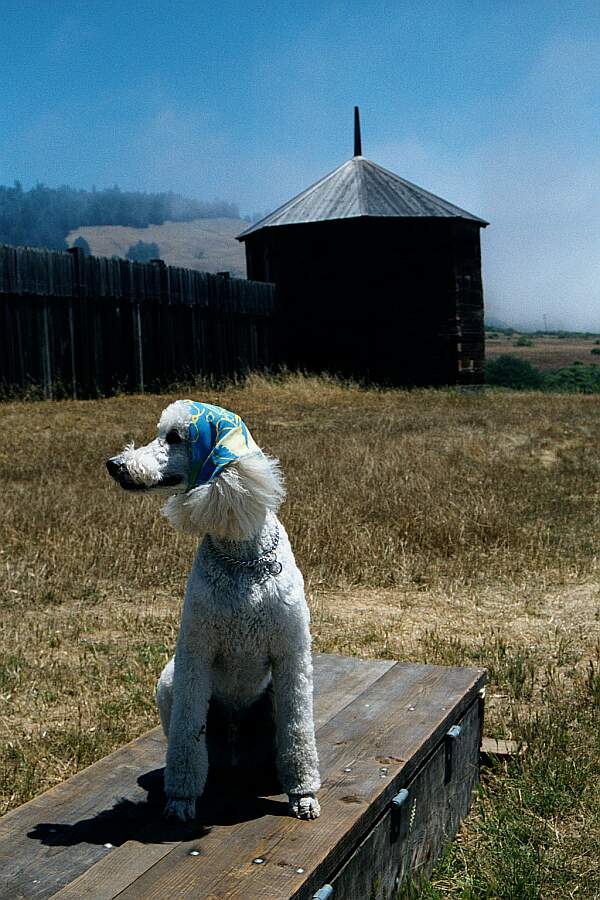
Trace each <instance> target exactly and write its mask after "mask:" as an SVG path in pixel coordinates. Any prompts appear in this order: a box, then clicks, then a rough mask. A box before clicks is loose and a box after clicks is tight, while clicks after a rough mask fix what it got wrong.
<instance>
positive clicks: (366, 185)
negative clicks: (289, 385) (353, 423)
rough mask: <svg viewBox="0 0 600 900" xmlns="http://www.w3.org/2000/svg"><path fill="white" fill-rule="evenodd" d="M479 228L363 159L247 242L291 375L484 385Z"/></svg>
mask: <svg viewBox="0 0 600 900" xmlns="http://www.w3.org/2000/svg"><path fill="white" fill-rule="evenodd" d="M486 225H487V222H485V221H484V220H483V219H480V218H478V217H477V216H474V215H472V214H471V213H469V212H466V211H465V210H464V209H460V208H459V207H458V206H454V205H453V204H452V203H448V202H447V201H446V200H442V199H441V198H440V197H436V196H435V195H434V194H431V193H430V192H429V191H426V190H424V189H423V188H420V187H417V185H414V184H411V183H410V182H408V181H405V180H404V179H403V178H400V177H399V176H398V175H395V174H394V173H393V172H389V171H388V170H386V169H383V168H382V167H381V166H378V165H376V164H375V163H374V162H371V161H370V160H368V159H366V158H365V157H364V156H362V152H361V146H360V131H359V127H358V116H357V115H356V128H355V155H354V157H353V158H352V159H349V160H348V161H347V162H345V163H344V164H343V165H341V166H339V168H337V169H336V170H335V171H334V172H331V173H330V174H329V175H326V176H325V177H324V178H322V179H321V180H320V181H317V182H316V184H313V185H312V186H311V187H309V188H307V189H306V190H305V191H303V192H302V193H301V194H298V196H296V197H294V198H293V199H292V200H289V201H288V202H287V203H285V204H284V205H283V206H281V207H280V208H279V209H277V210H275V212H273V213H271V214H270V215H268V216H266V217H265V218H264V219H262V220H261V221H259V222H257V223H256V224H255V225H253V226H252V227H250V228H248V229H247V230H246V231H244V232H243V233H242V234H241V235H240V236H239V238H238V239H239V240H240V241H243V242H244V243H245V247H246V260H247V267H248V278H251V279H253V280H255V281H270V282H274V283H275V284H276V285H277V294H278V303H277V334H278V348H276V352H277V353H278V355H279V356H280V361H281V362H282V363H285V364H286V365H288V366H289V367H291V368H300V369H306V370H309V371H317V372H319V371H328V372H335V373H338V374H341V375H344V376H352V377H357V378H366V379H369V380H372V381H377V382H383V383H391V384H396V385H444V384H478V383H481V382H482V381H483V362H484V326H483V289H482V281H481V252H480V241H479V230H480V228H482V227H485V226H486Z"/></svg>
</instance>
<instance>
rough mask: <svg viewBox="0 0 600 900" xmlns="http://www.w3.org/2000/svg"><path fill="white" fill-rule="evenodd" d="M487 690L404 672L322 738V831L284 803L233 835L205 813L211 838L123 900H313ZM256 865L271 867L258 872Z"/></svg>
mask: <svg viewBox="0 0 600 900" xmlns="http://www.w3.org/2000/svg"><path fill="white" fill-rule="evenodd" d="M483 680H484V673H483V671H482V670H474V669H459V668H442V667H439V666H417V665H411V664H401V663H398V664H397V665H396V666H394V667H393V668H392V669H389V670H388V671H387V672H386V673H385V674H384V675H382V677H381V678H380V679H378V680H377V681H376V682H375V683H374V684H373V685H371V687H370V688H369V689H368V690H367V691H365V692H364V693H363V694H361V695H360V697H358V698H356V699H355V700H354V701H353V702H352V703H350V704H348V705H347V706H346V707H345V708H344V709H343V710H342V711H341V712H340V713H338V714H337V715H336V716H335V717H334V718H333V719H331V720H330V721H329V722H328V723H327V724H325V725H324V726H323V727H322V728H321V729H319V732H318V745H319V755H320V763H321V774H322V777H323V788H322V790H321V792H320V795H319V797H320V800H321V803H322V807H323V810H324V814H323V815H322V817H321V818H320V819H319V820H318V821H317V822H316V823H307V822H300V821H298V820H295V819H292V818H290V817H289V816H287V807H286V804H285V802H284V798H282V797H278V798H275V802H276V803H277V804H278V806H276V807H272V811H271V810H269V808H268V807H264V808H263V809H260V808H259V809H258V810H255V811H253V818H252V819H251V820H249V821H245V822H238V823H236V824H229V825H228V826H227V827H223V826H220V825H215V824H214V820H211V818H210V815H208V816H206V818H204V816H205V813H204V811H203V810H202V805H201V804H200V810H199V822H200V823H202V824H205V825H210V826H212V827H211V828H210V831H208V832H207V833H206V834H204V835H201V836H200V837H196V838H195V839H194V840H192V841H189V840H188V841H183V842H182V843H181V844H178V845H176V846H174V847H172V848H170V849H168V850H167V852H166V853H165V855H164V857H163V858H162V859H161V860H160V861H159V862H158V863H156V864H155V865H154V866H153V867H152V868H151V869H149V870H148V871H147V872H146V873H145V874H144V875H142V876H141V877H139V878H138V879H137V880H136V881H135V882H133V884H132V885H131V887H129V888H127V889H126V890H124V891H122V892H121V893H120V894H119V898H120V900H133V898H148V900H151V898H153V900H163V898H165V897H170V896H177V897H192V896H196V897H197V896H202V897H203V898H207V900H209V898H210V900H215V898H228V900H234V898H236V900H247V898H248V897H252V898H253V900H267V898H268V900H277V898H280V900H284V898H285V900H287V898H291V897H293V898H308V897H310V896H312V893H313V892H314V891H315V890H317V889H318V888H319V887H320V886H321V885H322V884H323V882H324V881H325V880H326V876H327V874H328V873H330V872H331V871H334V870H335V869H336V868H338V867H339V865H341V864H342V862H343V861H344V860H345V859H346V858H347V857H348V855H349V854H350V852H351V851H352V850H353V849H354V847H355V846H356V845H357V844H358V843H359V841H360V840H361V839H362V837H363V836H364V834H365V832H366V831H367V830H369V829H370V828H372V827H373V825H374V823H375V821H376V820H377V818H378V817H379V816H380V815H381V813H382V812H383V810H384V808H385V806H386V804H388V803H389V802H390V800H391V797H392V796H393V794H394V793H396V792H397V790H398V789H399V787H400V786H401V782H402V781H404V782H406V781H407V780H408V779H409V778H410V777H412V775H413V774H414V772H415V770H416V769H417V768H418V766H419V765H420V764H421V763H422V762H423V760H424V759H425V757H426V756H427V754H428V753H430V752H431V750H432V749H433V748H434V747H435V746H436V745H437V743H439V741H440V740H441V738H442V735H443V734H445V732H446V731H447V730H448V728H449V727H450V725H452V724H454V722H456V721H457V719H458V717H459V716H460V715H462V713H463V712H464V710H465V709H466V708H467V707H468V706H469V705H470V704H471V703H472V702H473V700H474V699H475V698H476V697H477V694H478V690H479V688H480V687H481V685H482V683H483ZM383 765H385V768H386V770H387V771H386V774H385V776H383V777H382V774H381V771H380V770H381V768H382V766H383ZM348 770H350V771H348ZM399 775H401V777H400V778H399V777H398V776H399ZM269 813H270V814H269ZM192 850H198V851H199V853H200V856H191V855H190V853H191V851H192ZM255 858H260V859H262V860H264V862H263V864H260V865H256V864H253V862H252V860H253V859H255ZM199 860H200V862H201V865H199V864H198V862H199ZM300 869H301V870H302V871H297V870H300Z"/></svg>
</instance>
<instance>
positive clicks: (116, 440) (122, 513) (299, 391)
mask: <svg viewBox="0 0 600 900" xmlns="http://www.w3.org/2000/svg"><path fill="white" fill-rule="evenodd" d="M192 391H193V393H194V394H195V395H197V396H198V397H200V398H203V399H210V400H211V401H214V402H218V403H220V404H222V405H225V406H229V407H231V408H234V409H235V410H236V411H238V412H239V413H240V414H242V415H243V417H244V418H245V419H246V420H247V422H248V423H249V424H250V426H251V429H252V431H253V433H254V435H255V437H256V439H257V441H258V442H259V444H261V445H262V446H263V447H264V448H265V449H268V450H269V451H270V452H271V453H273V454H275V455H277V456H279V457H280V458H281V459H282V462H283V465H284V468H285V471H286V473H287V485H288V494H289V499H288V500H287V502H286V504H285V506H284V508H283V511H282V517H283V519H284V522H285V524H286V527H287V528H288V530H289V532H290V536H291V538H292V541H293V544H294V546H295V548H296V551H297V556H298V559H299V562H300V565H301V567H302V569H303V571H304V573H305V576H306V581H307V588H308V594H309V598H310V603H311V607H312V615H313V633H314V636H315V645H316V649H318V650H326V651H338V652H340V653H347V654H356V655H360V656H380V657H381V656H385V657H394V658H400V659H406V658H409V659H413V660H421V661H427V662H439V663H449V664H457V663H459V664H460V663H462V664H483V665H485V666H487V667H488V669H489V673H490V684H489V689H488V698H489V699H488V706H487V709H488V712H487V724H486V731H487V733H488V734H490V735H494V736H505V737H509V738H514V739H516V740H517V741H519V742H526V743H527V745H528V749H527V752H526V753H525V754H524V755H523V756H522V757H519V758H517V759H515V760H513V761H510V762H508V763H503V764H498V766H496V767H495V768H493V769H491V770H487V771H486V772H485V773H484V778H483V783H482V789H481V793H480V796H479V797H478V799H477V801H476V803H475V806H474V809H473V812H472V814H471V815H470V817H469V819H468V820H467V822H466V824H465V826H464V827H463V829H462V831H461V834H460V836H459V839H458V841H457V842H455V843H454V844H453V845H452V847H451V848H450V849H449V851H448V854H447V855H446V857H445V858H444V860H443V861H442V862H441V864H440V865H439V866H438V868H437V870H436V872H435V875H434V879H433V881H432V883H431V884H430V885H428V886H426V887H425V888H424V889H423V891H422V894H421V896H423V897H427V898H439V897H461V898H482V900H483V898H506V900H508V898H511V900H514V898H534V897H535V898H537V897H539V898H553V897H557V898H571V897H581V898H586V900H587V898H593V897H600V753H599V750H600V747H599V734H600V718H599V708H600V562H599V558H598V535H599V526H600V399H599V398H595V397H593V396H577V395H568V396H567V395H564V396H561V395H555V394H533V393H523V392H519V393H507V392H498V393H495V392H492V391H488V392H485V393H481V394H477V395H461V394H460V393H457V392H454V391H414V392H402V391H383V390H382V391H375V390H363V389H361V388H359V387H356V386H352V385H344V384H341V383H338V382H335V381H332V380H326V379H311V378H302V377H288V378H282V379H279V380H278V379H273V380H266V379H264V378H260V377H252V378H250V379H249V380H248V381H247V382H246V383H244V384H240V385H234V386H230V387H228V388H225V389H222V390H209V389H207V388H202V387H201V386H198V387H196V388H194V389H187V390H186V391H184V392H183V394H182V395H183V396H185V395H186V393H187V394H188V395H189V393H190V392H192ZM179 396H181V395H179ZM171 399H173V398H172V397H168V396H160V397H159V396H135V397H116V398H112V399H108V400H100V401H89V402H75V401H65V402H31V403H23V402H19V403H6V404H3V405H2V407H0V416H1V417H2V430H3V435H4V437H3V442H2V445H1V448H0V466H1V470H2V494H3V497H2V506H3V516H2V519H1V523H0V529H1V541H0V565H1V571H2V578H1V580H0V589H1V603H2V607H1V608H2V618H1V622H0V628H1V630H2V657H1V664H0V703H1V713H2V715H1V724H0V729H1V731H0V743H1V754H2V763H1V766H0V772H1V775H0V791H1V802H2V810H7V809H9V808H11V807H13V806H15V805H17V804H19V803H22V802H23V801H25V800H27V799H28V798H29V797H31V796H33V795H34V794H36V793H38V792H40V791H42V790H43V789H44V788H46V787H47V786H49V785H51V784H54V783H56V782H57V781H59V780H62V779H64V778H66V777H67V776H68V775H70V774H72V773H73V772H74V771H76V770H77V769H79V768H81V767H83V766H85V765H87V764H89V763H91V762H92V761H93V760H95V759H97V758H98V757H100V756H102V755H104V754H106V753H107V752H108V751H109V750H111V749H112V748H114V747H115V746H117V745H119V744H122V743H123V742H124V741H126V740H128V739H129V738H131V737H133V736H134V735H136V734H139V733H141V732H142V731H144V730H145V729H147V728H149V727H151V726H153V725H154V724H156V722H157V715H156V712H155V708H154V701H153V688H154V682H155V679H156V677H157V674H158V673H159V671H160V669H161V667H162V665H163V664H164V662H165V660H166V659H167V657H168V656H169V654H171V653H172V651H173V647H174V643H175V637H176V632H177V627H178V616H179V607H180V601H181V598H182V594H183V589H184V583H185V579H186V574H187V571H188V569H189V566H190V563H191V559H192V554H193V552H194V545H193V543H192V541H191V540H190V539H189V538H186V537H182V536H180V535H177V534H176V533H175V532H173V531H172V530H171V529H170V527H169V526H168V525H167V523H166V521H165V520H163V519H162V518H161V517H160V516H159V515H158V502H157V498H156V497H152V496H130V495H127V494H125V493H123V492H120V491H119V490H118V489H117V487H116V485H114V483H112V482H111V481H110V479H109V478H108V476H107V475H106V473H105V471H104V460H105V458H106V457H107V456H108V455H110V454H112V453H113V452H114V451H116V450H117V449H118V448H120V447H121V446H122V444H123V443H124V442H125V441H126V440H129V439H132V438H133V439H135V440H136V441H139V442H141V441H144V440H145V439H146V438H147V437H148V436H150V435H151V434H152V433H153V430H154V426H155V423H156V421H157V419H158V415H159V412H160V410H161V409H162V407H163V406H164V405H166V403H167V402H169V401H170V400H171Z"/></svg>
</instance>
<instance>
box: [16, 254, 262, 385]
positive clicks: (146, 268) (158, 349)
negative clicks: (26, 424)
mask: <svg viewBox="0 0 600 900" xmlns="http://www.w3.org/2000/svg"><path fill="white" fill-rule="evenodd" d="M274 303H275V287H274V285H272V284H264V283H259V282H254V281H244V280H242V279H238V278H229V277H228V276H227V275H226V274H223V275H211V274H209V273H207V272H196V271H194V270H191V269H181V268H175V267H173V266H166V265H165V264H164V262H162V261H160V260H157V261H152V262H150V263H138V262H129V261H128V260H125V259H117V258H113V259H105V258H103V257H95V256H86V255H85V254H84V253H83V252H82V251H81V250H80V249H79V248H73V249H71V250H68V251H67V252H66V253H60V252H54V251H47V250H33V249H29V248H24V247H7V246H0V310H1V313H0V326H1V330H0V385H2V388H3V389H4V392H5V393H10V392H14V391H19V390H22V389H26V388H30V387H34V388H35V387H39V388H41V389H42V390H43V392H44V394H45V396H47V397H54V396H72V397H95V396H101V395H108V394H113V393H115V391H118V390H123V391H144V390H158V389H160V388H161V387H164V386H165V385H168V384H172V383H175V382H181V381H186V380H189V379H190V378H193V377H194V376H212V377H216V378H223V377H228V376H231V375H235V374H241V373H243V372H246V371H249V370H252V369H263V368H265V367H267V366H269V365H270V363H271V362H272V358H271V343H272V339H271V329H272V317H273V310H274Z"/></svg>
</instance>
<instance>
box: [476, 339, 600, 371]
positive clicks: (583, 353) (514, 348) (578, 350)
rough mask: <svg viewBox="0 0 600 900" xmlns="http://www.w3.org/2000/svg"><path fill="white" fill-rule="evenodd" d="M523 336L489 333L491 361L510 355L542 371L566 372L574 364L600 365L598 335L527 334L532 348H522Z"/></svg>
mask: <svg viewBox="0 0 600 900" xmlns="http://www.w3.org/2000/svg"><path fill="white" fill-rule="evenodd" d="M492 333H493V332H492ZM519 337H521V335H519V334H513V335H512V336H510V337H509V336H508V335H506V334H502V333H497V334H496V336H495V337H490V332H488V333H487V334H486V342H485V355H486V357H487V359H495V358H496V357H498V356H502V355H504V354H507V353H508V354H510V355H511V356H517V357H519V359H524V360H526V361H527V362H528V363H531V365H532V366H535V367H536V369H540V370H541V371H542V372H548V371H550V370H552V369H562V368H564V367H565V366H570V365H572V364H573V363H574V362H581V363H584V364H585V365H600V354H596V353H592V350H593V349H594V348H597V347H598V344H596V341H597V340H598V337H597V336H596V335H594V336H590V337H586V336H585V335H583V334H582V335H575V334H570V335H567V336H565V337H558V336H557V335H556V334H544V335H539V336H538V335H524V337H525V338H526V339H529V340H531V346H530V347H527V346H525V347H520V346H519V344H518V340H519Z"/></svg>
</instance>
